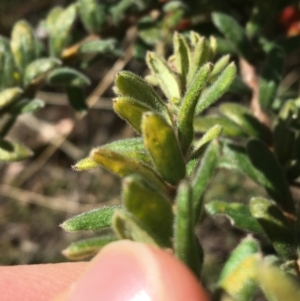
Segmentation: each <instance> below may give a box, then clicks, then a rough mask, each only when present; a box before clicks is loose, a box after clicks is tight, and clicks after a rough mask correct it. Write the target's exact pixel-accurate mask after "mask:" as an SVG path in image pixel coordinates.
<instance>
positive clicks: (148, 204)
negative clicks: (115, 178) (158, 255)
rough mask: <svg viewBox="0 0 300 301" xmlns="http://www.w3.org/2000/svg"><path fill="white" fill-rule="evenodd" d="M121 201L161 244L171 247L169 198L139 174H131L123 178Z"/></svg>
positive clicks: (171, 221)
mask: <svg viewBox="0 0 300 301" xmlns="http://www.w3.org/2000/svg"><path fill="white" fill-rule="evenodd" d="M145 196H147V197H146V198H145ZM122 201H123V204H124V206H125V208H126V209H127V210H128V212H130V213H131V214H132V215H133V216H134V217H135V218H136V219H137V220H138V221H139V222H140V223H141V224H142V225H145V227H147V228H148V229H149V230H150V231H151V232H152V233H154V234H155V235H156V237H157V238H158V239H159V240H160V241H161V243H162V245H164V246H165V247H171V237H172V226H173V213H172V207H171V203H170V202H169V200H167V199H166V198H165V197H164V196H163V195H162V194H161V193H159V192H158V191H157V190H155V189H153V188H152V187H151V186H150V185H148V184H147V183H146V182H145V181H144V180H143V179H142V178H141V177H140V176H137V175H133V176H129V177H126V178H125V179H124V180H123V188H122Z"/></svg>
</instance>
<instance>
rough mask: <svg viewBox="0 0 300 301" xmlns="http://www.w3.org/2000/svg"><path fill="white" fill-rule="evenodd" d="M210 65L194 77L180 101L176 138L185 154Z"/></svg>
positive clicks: (192, 133)
mask: <svg viewBox="0 0 300 301" xmlns="http://www.w3.org/2000/svg"><path fill="white" fill-rule="evenodd" d="M211 69H212V65H211V64H210V63H208V64H205V65H204V66H203V67H202V68H201V69H200V70H199V71H198V72H197V74H196V75H195V78H194V80H193V81H192V83H191V84H190V87H189V88H188V90H187V91H186V94H185V96H184V98H183V100H182V103H181V106H180V109H179V114H178V121H177V127H178V138H179V142H180V145H181V148H182V150H183V153H186V152H187V150H188V148H189V146H190V144H191V142H192V140H193V137H194V127H193V122H194V115H195V108H196V105H197V102H198V99H199V96H200V94H201V92H202V89H203V87H204V86H205V84H206V82H207V79H208V77H209V75H210V72H211Z"/></svg>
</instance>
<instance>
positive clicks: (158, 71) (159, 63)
mask: <svg viewBox="0 0 300 301" xmlns="http://www.w3.org/2000/svg"><path fill="white" fill-rule="evenodd" d="M146 62H147V65H148V67H149V69H150V70H151V72H152V73H153V74H154V75H155V76H156V77H157V79H158V82H159V85H160V87H161V89H162V91H163V92H164V94H165V95H166V97H167V98H168V99H169V100H171V101H174V102H177V101H178V100H179V99H180V98H181V87H180V83H179V79H178V77H177V76H176V74H175V73H174V72H173V71H172V70H171V69H170V67H169V66H168V65H167V63H166V62H165V60H163V59H162V58H160V57H159V56H158V55H157V54H155V53H154V52H148V53H147V56H146Z"/></svg>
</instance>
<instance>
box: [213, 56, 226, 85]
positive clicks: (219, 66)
mask: <svg viewBox="0 0 300 301" xmlns="http://www.w3.org/2000/svg"><path fill="white" fill-rule="evenodd" d="M229 60H230V55H229V54H227V55H223V56H222V57H221V58H219V59H218V61H217V62H216V63H215V64H214V67H213V70H212V72H211V74H210V78H209V80H210V81H214V80H215V79H217V77H218V75H219V74H220V73H221V72H222V71H223V70H224V69H225V68H226V67H227V66H228V64H229Z"/></svg>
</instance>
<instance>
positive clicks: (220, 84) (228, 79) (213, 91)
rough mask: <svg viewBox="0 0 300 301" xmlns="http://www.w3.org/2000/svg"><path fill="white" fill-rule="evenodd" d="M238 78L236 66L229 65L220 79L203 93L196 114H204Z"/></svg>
mask: <svg viewBox="0 0 300 301" xmlns="http://www.w3.org/2000/svg"><path fill="white" fill-rule="evenodd" d="M235 76H236V66H235V65H234V63H231V64H229V65H228V66H227V67H226V68H225V70H224V71H223V72H222V73H221V74H220V75H219V77H218V79H217V80H216V81H215V82H214V83H213V84H212V85H211V86H209V87H208V88H207V89H206V90H205V91H203V93H202V95H201V96H200V99H199V101H198V104H197V107H196V114H200V113H202V112H203V111H204V110H205V109H207V108H208V107H209V106H210V105H212V104H213V103H214V102H215V101H217V100H218V99H219V98H220V97H221V96H222V95H223V94H224V93H225V92H226V91H227V90H228V88H229V87H230V85H231V83H232V82H233V80H234V78H235Z"/></svg>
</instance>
